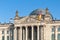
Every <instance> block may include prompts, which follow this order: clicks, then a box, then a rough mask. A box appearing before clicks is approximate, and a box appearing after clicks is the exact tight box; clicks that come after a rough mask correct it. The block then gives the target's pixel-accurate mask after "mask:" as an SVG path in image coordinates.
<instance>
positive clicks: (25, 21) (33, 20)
mask: <svg viewBox="0 0 60 40" xmlns="http://www.w3.org/2000/svg"><path fill="white" fill-rule="evenodd" d="M21 20H23V21H20V23H23V24H24V23H37V22H39V20H38V19H37V18H33V17H29V16H28V17H24V18H23V19H21Z"/></svg>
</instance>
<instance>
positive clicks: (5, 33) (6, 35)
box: [4, 29, 7, 40]
mask: <svg viewBox="0 0 60 40" xmlns="http://www.w3.org/2000/svg"><path fill="white" fill-rule="evenodd" d="M4 37H5V40H7V30H6V29H5V36H4Z"/></svg>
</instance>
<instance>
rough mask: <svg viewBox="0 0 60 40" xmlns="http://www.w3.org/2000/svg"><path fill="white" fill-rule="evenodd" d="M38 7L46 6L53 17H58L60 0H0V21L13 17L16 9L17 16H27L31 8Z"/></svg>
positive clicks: (59, 16) (59, 14) (43, 7)
mask: <svg viewBox="0 0 60 40" xmlns="http://www.w3.org/2000/svg"><path fill="white" fill-rule="evenodd" d="M39 8H41V9H45V8H48V9H49V12H50V13H51V14H52V15H53V18H54V19H55V18H56V19H57V20H59V19H60V0H0V22H2V23H3V22H9V21H10V18H13V19H14V17H15V14H16V10H18V12H19V16H28V15H29V14H30V13H31V12H32V11H33V10H35V9H39Z"/></svg>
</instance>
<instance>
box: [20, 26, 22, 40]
mask: <svg viewBox="0 0 60 40" xmlns="http://www.w3.org/2000/svg"><path fill="white" fill-rule="evenodd" d="M19 37H20V40H22V27H20V34H19Z"/></svg>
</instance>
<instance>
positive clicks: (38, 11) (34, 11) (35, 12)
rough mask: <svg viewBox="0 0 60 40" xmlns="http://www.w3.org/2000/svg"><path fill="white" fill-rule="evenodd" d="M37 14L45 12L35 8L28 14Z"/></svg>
mask: <svg viewBox="0 0 60 40" xmlns="http://www.w3.org/2000/svg"><path fill="white" fill-rule="evenodd" d="M39 14H43V15H44V14H45V11H44V10H42V9H36V10H33V11H32V12H31V13H30V15H39Z"/></svg>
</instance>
